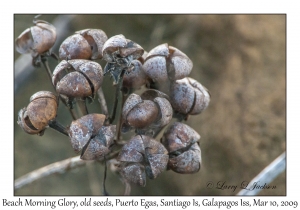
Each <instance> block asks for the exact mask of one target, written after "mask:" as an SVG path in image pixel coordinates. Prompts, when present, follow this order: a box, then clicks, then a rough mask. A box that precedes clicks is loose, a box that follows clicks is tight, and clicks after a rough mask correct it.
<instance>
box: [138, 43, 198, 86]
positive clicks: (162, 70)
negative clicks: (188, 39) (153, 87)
mask: <svg viewBox="0 0 300 210" xmlns="http://www.w3.org/2000/svg"><path fill="white" fill-rule="evenodd" d="M192 68H193V63H192V61H191V60H190V59H189V58H188V57H187V55H186V54H184V53H183V52H181V51H180V50H178V49H177V48H175V47H172V46H169V45H168V44H166V43H165V44H162V45H159V46H157V47H155V48H153V49H152V50H151V51H150V52H149V53H148V55H147V57H146V59H145V63H144V64H143V69H144V71H145V73H146V74H147V76H148V77H150V78H151V79H152V80H153V81H154V82H163V81H167V80H172V81H174V80H178V79H182V78H184V77H186V76H188V75H189V74H190V72H191V70H192Z"/></svg>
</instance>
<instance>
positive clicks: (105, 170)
mask: <svg viewBox="0 0 300 210" xmlns="http://www.w3.org/2000/svg"><path fill="white" fill-rule="evenodd" d="M104 164H105V165H104V176H103V182H102V194H103V195H106V196H107V195H109V194H108V192H107V191H106V187H105V181H106V175H107V163H106V158H105V156H104Z"/></svg>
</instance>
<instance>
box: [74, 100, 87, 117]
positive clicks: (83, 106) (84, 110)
mask: <svg viewBox="0 0 300 210" xmlns="http://www.w3.org/2000/svg"><path fill="white" fill-rule="evenodd" d="M77 105H78V107H79V110H80V112H81V114H82V116H84V115H87V114H88V113H89V111H88V109H87V106H86V100H85V99H83V98H79V99H78V100H77Z"/></svg>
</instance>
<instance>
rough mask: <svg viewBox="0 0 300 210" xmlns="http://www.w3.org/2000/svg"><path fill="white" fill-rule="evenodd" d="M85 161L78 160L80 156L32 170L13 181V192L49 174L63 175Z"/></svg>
mask: <svg viewBox="0 0 300 210" xmlns="http://www.w3.org/2000/svg"><path fill="white" fill-rule="evenodd" d="M85 164H86V161H83V160H81V159H80V156H77V157H72V158H68V159H66V160H63V161H59V162H55V163H52V164H50V165H47V166H44V167H42V168H39V169H37V170H34V171H32V172H30V173H28V174H26V175H24V176H21V177H20V178H18V179H16V180H15V190H16V189H19V188H21V187H23V186H25V185H28V184H30V183H32V182H34V181H36V180H38V179H41V178H44V177H47V176H49V175H51V174H58V173H59V174H63V173H65V172H67V171H69V170H71V169H74V168H77V167H79V166H83V165H85Z"/></svg>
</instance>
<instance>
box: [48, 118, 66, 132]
mask: <svg viewBox="0 0 300 210" xmlns="http://www.w3.org/2000/svg"><path fill="white" fill-rule="evenodd" d="M49 127H50V128H53V129H54V130H56V131H58V132H59V133H61V134H63V135H66V136H69V135H68V132H67V129H66V128H65V127H64V126H63V125H61V124H60V123H59V122H57V121H56V120H53V121H50V122H49Z"/></svg>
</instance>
